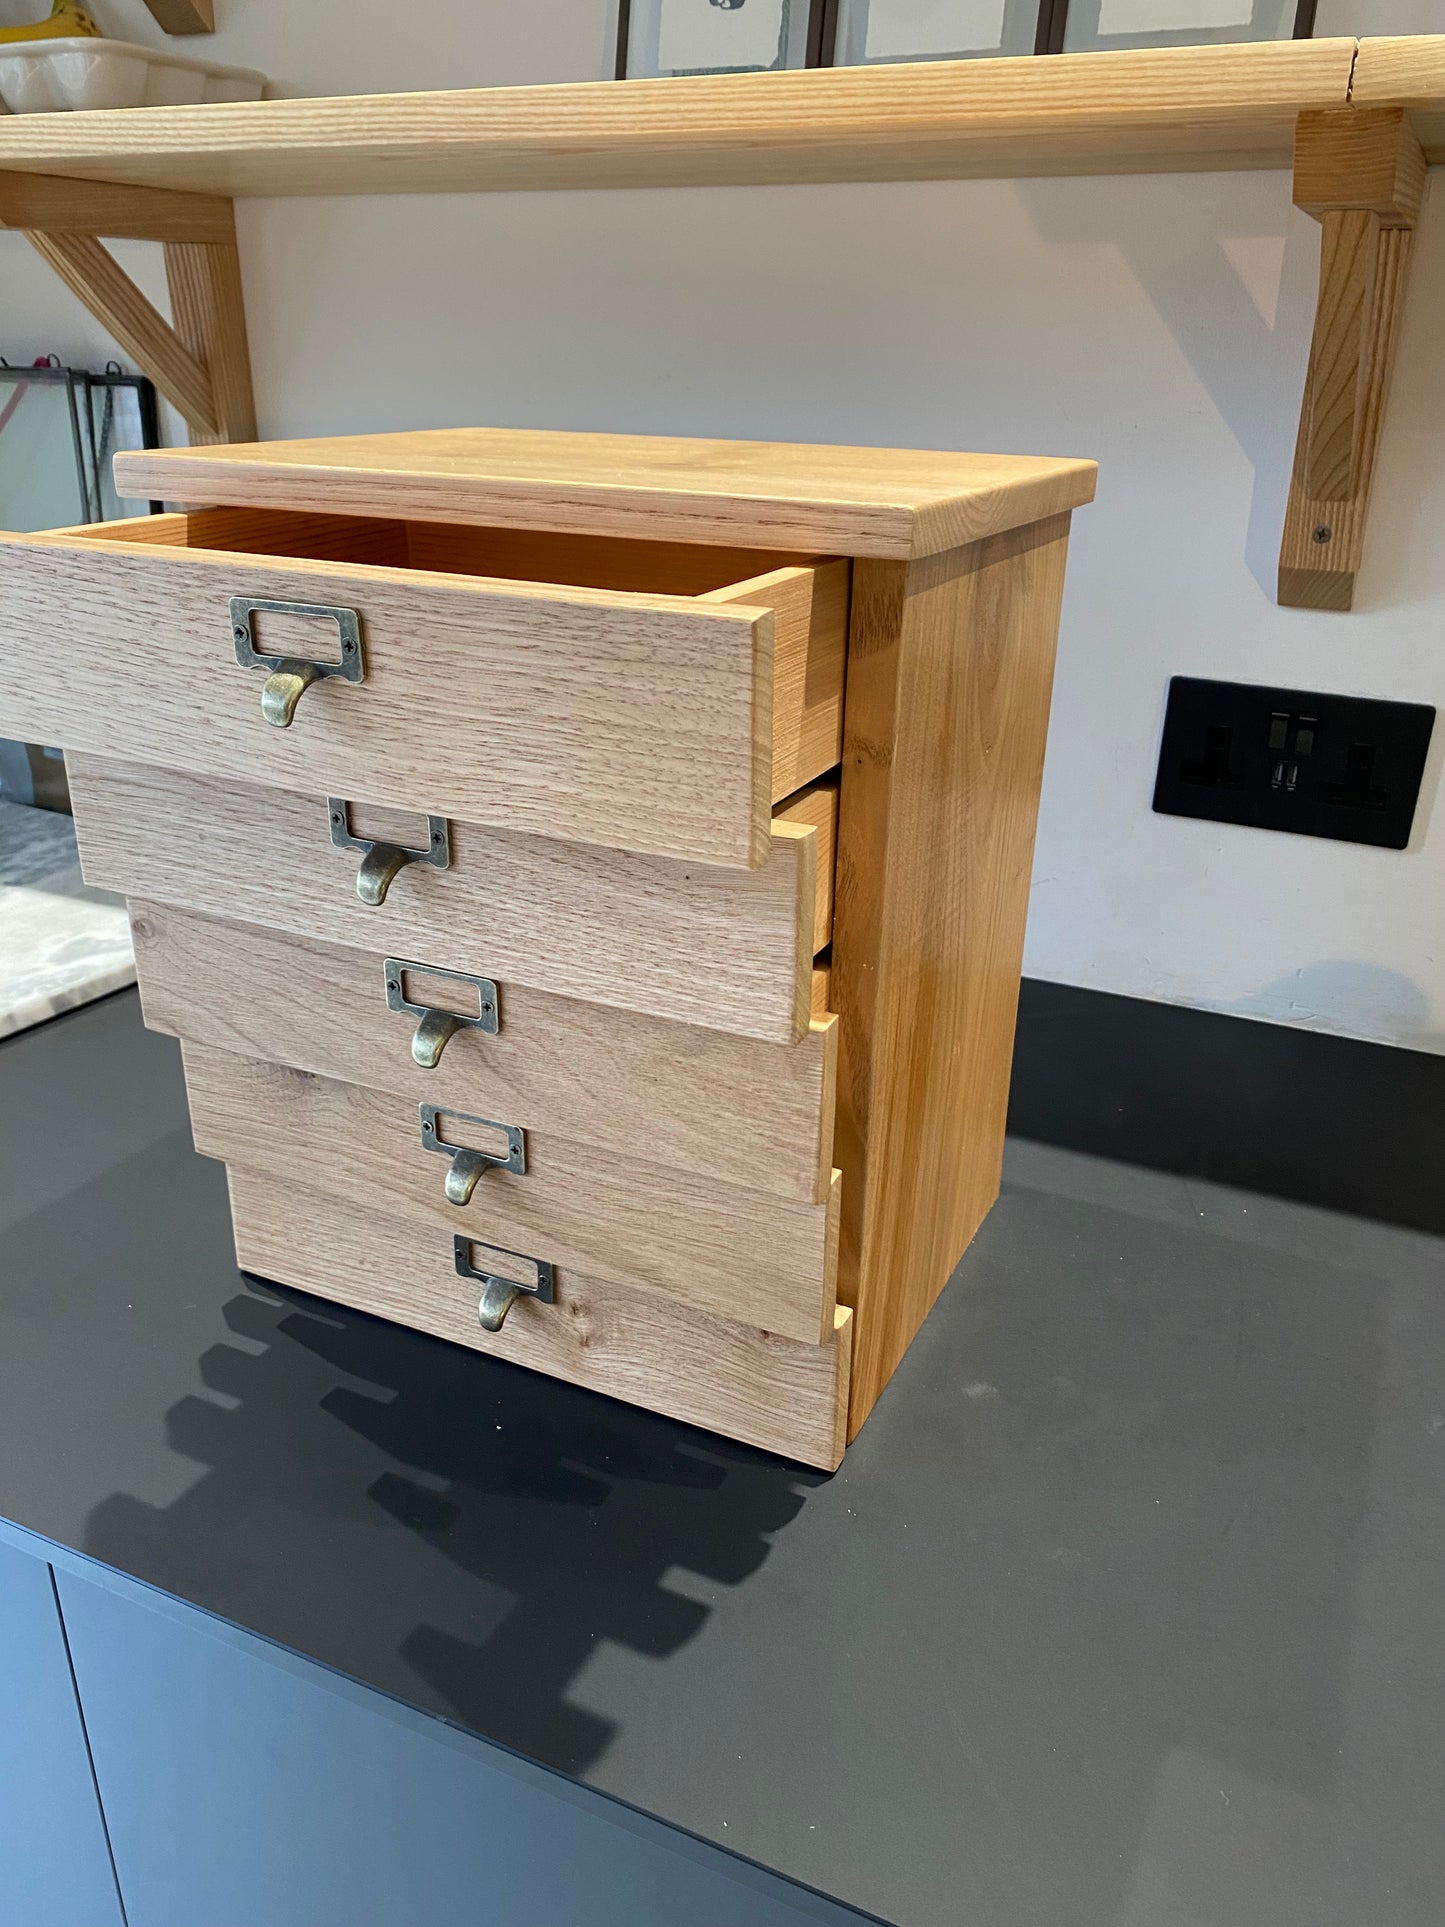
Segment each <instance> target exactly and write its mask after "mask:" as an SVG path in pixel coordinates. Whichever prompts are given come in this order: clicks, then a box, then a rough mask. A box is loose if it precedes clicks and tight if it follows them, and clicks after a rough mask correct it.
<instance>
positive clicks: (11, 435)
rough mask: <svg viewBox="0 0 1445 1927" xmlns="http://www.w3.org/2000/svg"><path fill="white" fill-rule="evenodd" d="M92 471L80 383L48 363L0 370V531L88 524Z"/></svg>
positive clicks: (81, 377)
mask: <svg viewBox="0 0 1445 1927" xmlns="http://www.w3.org/2000/svg"><path fill="white" fill-rule="evenodd" d="M94 469H95V463H94V460H93V458H92V455H91V450H90V416H89V413H88V404H87V398H86V392H85V376H84V375H83V374H78V373H77V372H76V371H75V370H74V369H70V368H61V367H58V366H57V365H56V364H55V363H54V362H41V363H39V364H37V365H36V366H35V367H33V368H11V367H8V366H6V365H4V364H0V528H4V529H14V530H15V531H16V532H17V533H21V534H24V533H27V532H28V531H30V530H31V529H58V528H65V527H67V526H68V525H69V524H71V523H75V522H89V521H92V520H94V517H93V516H92V513H91V509H92V498H91V493H90V484H91V477H92V475H93V474H94Z"/></svg>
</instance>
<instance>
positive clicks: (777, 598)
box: [702, 562, 852, 803]
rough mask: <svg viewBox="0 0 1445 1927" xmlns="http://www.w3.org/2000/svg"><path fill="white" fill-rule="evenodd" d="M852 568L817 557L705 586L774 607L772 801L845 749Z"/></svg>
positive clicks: (737, 600) (717, 598)
mask: <svg viewBox="0 0 1445 1927" xmlns="http://www.w3.org/2000/svg"><path fill="white" fill-rule="evenodd" d="M851 576H852V567H851V564H849V563H847V562H819V563H817V564H815V565H814V566H813V567H811V568H805V569H804V568H797V567H792V568H782V569H774V570H771V571H770V572H768V573H765V574H762V575H759V576H756V577H754V578H753V579H752V580H751V581H747V582H737V583H732V584H730V585H729V586H728V587H726V588H722V589H711V590H706V591H704V593H703V598H702V599H703V601H704V602H723V603H731V604H734V605H738V604H741V605H745V606H747V607H749V608H756V609H771V610H772V612H773V625H774V627H773V801H774V802H775V803H776V802H778V801H779V800H780V799H781V798H783V797H785V796H791V795H792V793H793V791H794V790H798V789H801V788H802V787H803V785H804V784H805V783H811V782H812V781H813V779H814V778H815V777H818V776H821V775H822V774H823V772H824V770H828V769H832V768H833V766H834V765H835V764H836V763H837V762H838V760H839V758H840V757H841V756H842V754H843V676H844V669H845V665H846V662H847V655H848V593H849V583H850V580H851Z"/></svg>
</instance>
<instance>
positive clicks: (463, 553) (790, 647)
mask: <svg viewBox="0 0 1445 1927" xmlns="http://www.w3.org/2000/svg"><path fill="white" fill-rule="evenodd" d="M54 533H56V534H68V535H77V536H82V537H84V538H86V539H88V540H94V539H95V538H96V537H97V534H98V533H99V532H98V531H97V530H96V528H95V527H94V526H93V525H85V526H82V527H80V528H73V529H67V530H56V531H54ZM102 539H104V540H107V541H114V542H142V543H149V544H151V545H152V546H155V547H162V548H192V549H219V550H224V551H226V552H228V553H231V554H247V555H251V554H259V555H283V556H293V557H297V558H302V559H307V560H312V561H323V562H363V563H372V564H380V565H382V566H384V567H388V568H414V569H424V570H427V571H430V572H433V573H440V574H444V575H478V576H487V577H491V578H493V579H494V580H498V579H500V580H518V581H525V582H550V583H557V584H560V585H566V586H570V587H577V588H584V589H615V590H620V591H622V592H624V593H642V594H652V595H675V596H697V597H699V598H700V599H701V600H703V601H704V602H719V603H724V604H727V605H730V606H734V607H736V606H740V605H746V606H747V607H748V608H750V609H757V610H763V609H766V610H770V611H771V612H772V616H773V767H772V794H773V800H774V801H775V802H777V801H779V800H780V799H781V798H783V797H787V796H791V795H792V793H793V792H794V791H795V790H797V789H801V788H802V787H803V785H804V784H805V783H809V782H811V781H812V780H813V779H814V778H815V777H818V776H821V775H822V774H823V772H824V771H825V770H828V769H831V768H832V767H833V766H834V764H836V763H837V761H838V759H839V757H840V756H841V755H842V753H843V673H844V664H845V661H846V657H847V647H848V581H849V575H850V564H849V563H847V562H846V561H826V560H820V561H818V562H815V563H810V564H808V565H806V566H803V565H799V564H798V563H795V562H790V561H789V560H788V558H786V557H784V556H781V555H776V554H769V553H768V552H767V551H766V550H760V549H718V548H703V547H701V546H699V545H698V544H696V543H692V544H689V543H680V542H648V541H628V540H619V539H618V538H616V537H614V536H586V535H552V534H548V533H546V532H545V531H539V530H532V529H484V528H475V529H474V528H465V527H462V526H461V525H459V524H454V523H445V522H431V523H427V522H400V521H384V520H380V519H378V518H374V517H361V516H348V515H315V514H307V513H305V512H302V511H298V510H294V509H244V508H216V509H201V510H197V511H195V512H194V513H192V514H190V515H150V516H137V517H134V518H132V519H130V520H128V521H122V522H109V523H107V524H106V525H105V529H104V532H103V537H102Z"/></svg>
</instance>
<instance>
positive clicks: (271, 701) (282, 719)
mask: <svg viewBox="0 0 1445 1927" xmlns="http://www.w3.org/2000/svg"><path fill="white" fill-rule="evenodd" d="M257 615H277V616H304V617H305V618H307V619H308V620H311V621H320V622H334V623H335V624H336V627H337V631H338V633H339V636H340V639H341V659H340V661H339V662H328V661H325V660H316V659H314V658H312V657H310V656H278V655H274V654H272V653H271V652H270V651H269V650H265V649H258V648H257V646H256V617H257ZM231 640H232V641H233V642H234V643H235V645H236V661H237V662H238V663H239V664H240V665H241V667H242V668H243V669H264V670H265V671H266V672H267V674H266V680H265V682H264V683H263V684H262V685H261V714H262V716H263V717H264V718H265V720H266V721H267V722H268V723H270V724H271V725H272V726H273V727H274V728H276V729H289V728H290V727H291V725H292V723H293V722H294V721H295V719H296V705H297V704H298V703H299V702H300V700H301V698H302V697H303V696H304V695H305V694H306V691H307V690H308V689H310V688H311V686H312V684H313V683H318V682H324V681H325V680H326V679H327V678H328V677H331V676H339V677H341V678H342V680H343V681H345V682H365V681H366V644H365V642H364V641H363V639H362V634H361V616H360V615H359V613H358V612H357V611H356V610H355V609H344V608H342V607H341V606H340V605H339V604H337V603H330V602H283V601H280V600H278V599H277V598H276V597H274V596H241V595H233V596H232V597H231Z"/></svg>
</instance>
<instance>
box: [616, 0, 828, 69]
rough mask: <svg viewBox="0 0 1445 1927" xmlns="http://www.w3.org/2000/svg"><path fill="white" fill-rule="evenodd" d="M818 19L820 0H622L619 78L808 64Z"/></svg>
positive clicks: (814, 48) (813, 52)
mask: <svg viewBox="0 0 1445 1927" xmlns="http://www.w3.org/2000/svg"><path fill="white" fill-rule="evenodd" d="M821 17H822V5H821V0H622V8H621V18H620V21H619V26H618V34H619V41H618V56H617V72H618V77H619V78H620V79H627V80H642V79H655V78H657V77H659V76H673V77H676V76H680V75H683V74H763V73H772V72H774V71H776V70H778V69H780V68H784V67H806V66H807V65H809V63H810V61H811V60H816V57H817V34H816V32H815V31H814V29H815V26H816V25H818V24H820V23H821Z"/></svg>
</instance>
